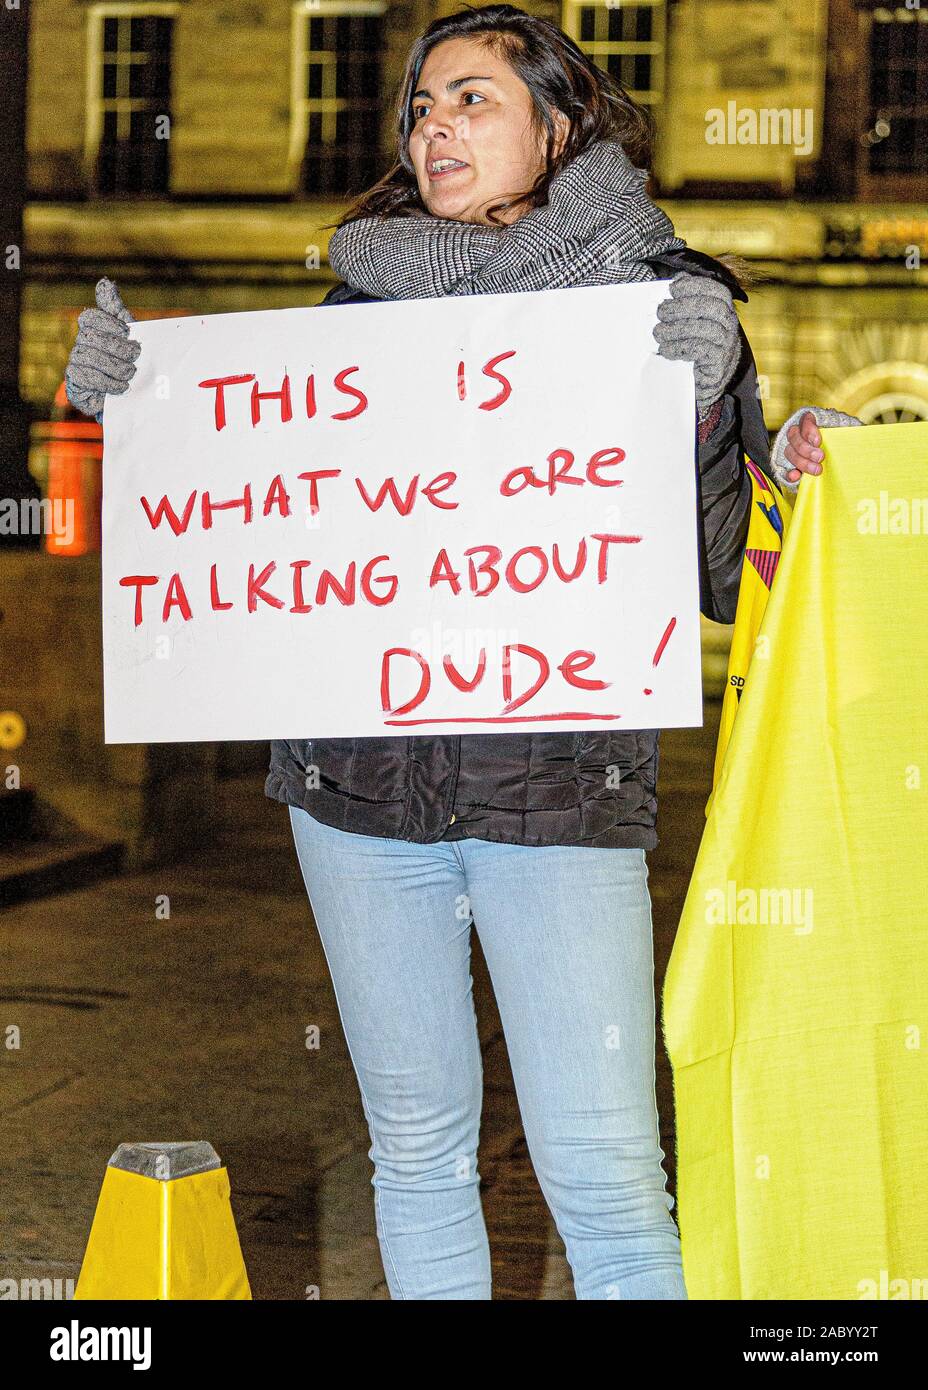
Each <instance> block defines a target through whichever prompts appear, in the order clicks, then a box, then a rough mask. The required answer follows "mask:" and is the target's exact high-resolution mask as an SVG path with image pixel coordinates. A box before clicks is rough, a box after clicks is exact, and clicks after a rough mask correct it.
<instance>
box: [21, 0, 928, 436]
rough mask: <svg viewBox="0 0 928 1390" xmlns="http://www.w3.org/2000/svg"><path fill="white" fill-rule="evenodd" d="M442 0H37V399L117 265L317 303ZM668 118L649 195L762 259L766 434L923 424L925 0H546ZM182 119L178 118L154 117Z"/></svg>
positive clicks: (706, 239) (756, 309)
mask: <svg viewBox="0 0 928 1390" xmlns="http://www.w3.org/2000/svg"><path fill="white" fill-rule="evenodd" d="M453 8H454V5H445V4H442V3H437V2H436V0H409V2H407V3H391V0H295V3H293V2H292V0H271V2H270V3H263V4H255V3H250V2H249V0H118V3H88V2H87V0H33V3H32V6H31V9H32V35H31V50H32V51H31V75H30V93H29V119H28V142H29V168H30V195H31V198H30V203H29V205H28V208H27V247H26V252H27V277H28V283H27V293H26V304H25V315H24V330H23V335H24V344H23V347H24V351H23V391H24V394H25V395H26V396H27V397H28V399H29V400H30V401H31V402H32V403H33V406H34V408H35V410H36V412H37V413H38V414H41V413H42V412H43V411H44V410H46V409H47V407H48V405H49V404H50V402H51V399H52V396H53V395H54V389H55V387H56V385H57V384H58V382H60V379H61V369H62V366H63V362H64V358H65V356H66V352H67V347H68V344H69V341H70V338H71V335H72V333H73V317H74V314H75V312H76V311H78V310H79V309H80V308H81V307H82V306H83V305H85V304H87V303H88V302H90V301H91V298H92V286H93V282H94V280H95V279H96V278H97V277H98V276H99V275H100V274H103V273H108V274H110V275H112V276H113V277H114V278H116V279H117V281H118V283H120V285H121V286H122V287H123V288H124V290H125V294H124V297H125V298H126V300H127V302H129V303H131V305H132V306H133V308H134V310H135V311H137V312H138V313H139V314H142V315H143V314H145V313H147V312H160V313H164V312H174V311H176V312H182V311H189V312H205V311H213V312H221V311H226V310H236V309H249V308H263V307H273V306H281V307H283V306H290V305H296V304H305V303H312V302H315V301H316V300H317V299H318V298H319V297H320V296H321V294H322V293H324V291H325V289H326V288H327V286H328V284H329V283H331V276H330V273H329V271H328V269H327V266H326V263H325V246H326V240H327V232H326V229H325V224H326V223H327V222H330V221H331V220H332V219H333V218H334V217H335V216H336V215H337V213H338V210H339V207H340V206H342V205H343V203H344V200H345V198H346V196H347V194H348V193H350V192H352V191H356V190H357V189H359V188H361V187H364V186H365V185H366V184H368V183H370V182H372V181H373V179H374V178H375V177H376V176H377V174H378V173H379V172H380V171H381V170H382V169H383V168H385V167H386V164H387V162H388V159H389V152H390V128H391V119H392V96H393V93H394V92H395V89H396V87H397V84H398V82H399V78H400V76H401V73H402V68H403V63H404V59H405V56H406V52H407V50H408V47H409V44H410V42H411V40H412V39H413V38H414V36H415V35H416V34H417V33H418V32H419V31H420V30H421V28H422V27H423V26H424V25H425V24H427V23H428V22H429V21H430V20H431V19H432V18H433V17H434V16H435V15H437V14H439V13H442V12H445V11H447V10H450V9H453ZM524 8H527V9H529V10H532V11H534V12H536V13H539V14H542V15H544V16H545V17H547V18H550V19H553V20H556V21H557V22H559V23H560V24H561V25H562V26H563V27H564V28H565V29H567V30H568V32H570V33H572V34H573V35H574V36H575V37H576V38H577V40H578V42H580V43H581V44H582V45H583V46H584V47H585V48H587V50H588V51H589V52H590V53H591V54H592V55H593V56H594V58H595V60H596V61H597V62H599V63H600V64H601V65H602V66H606V67H608V68H609V69H610V70H611V71H612V72H613V73H614V74H615V75H616V76H617V77H618V78H619V80H620V81H622V82H623V84H624V85H625V86H626V87H627V88H628V89H629V90H630V91H632V93H633V95H635V96H636V98H637V99H638V100H640V101H642V102H644V103H645V104H647V105H648V106H649V108H650V109H651V111H652V112H653V115H654V120H655V129H656V140H655V153H654V158H653V161H652V183H651V187H652V192H653V194H654V196H655V197H656V198H657V200H658V201H659V202H660V203H661V205H662V206H663V207H664V208H665V209H666V210H667V212H668V213H669V214H670V216H671V217H672V219H673V221H674V223H675V225H676V228H677V231H678V232H679V234H680V235H682V236H684V237H685V238H686V239H687V241H688V242H689V243H690V244H691V245H693V246H695V247H697V248H699V249H701V250H705V251H708V252H710V253H718V252H721V251H726V250H727V251H735V252H739V253H740V254H742V255H744V256H745V257H747V258H748V259H749V260H751V261H752V262H754V263H756V265H757V268H758V270H759V271H760V272H761V273H762V275H763V276H764V277H765V278H764V280H763V283H762V284H759V285H758V286H757V287H756V288H755V290H754V292H753V293H752V295H751V300H750V302H749V304H748V305H747V306H745V307H744V308H743V310H742V313H743V318H744V322H745V326H746V328H747V330H748V333H749V336H750V337H751V340H752V343H753V345H754V348H755V353H756V356H757V358H758V363H759V368H760V371H761V374H762V376H763V377H764V381H765V389H766V391H767V399H766V401H765V410H766V413H767V416H768V423H769V424H770V426H771V427H774V426H777V425H778V424H779V423H780V422H781V421H782V419H783V418H784V417H785V415H786V414H788V413H789V412H790V411H791V410H792V409H794V408H795V407H796V406H797V405H799V404H802V403H804V402H806V401H821V402H824V403H827V404H830V405H835V406H839V407H842V408H846V409H848V408H849V409H853V410H854V411H855V413H858V414H861V415H862V417H863V418H865V419H870V418H873V419H892V418H895V415H896V414H898V413H901V412H907V413H908V414H907V418H908V416H911V415H914V416H916V417H919V418H928V375H926V372H928V368H926V366H925V364H926V362H928V271H926V270H925V269H923V268H922V267H923V262H924V258H925V257H928V0H925V3H923V4H919V3H917V0H902V3H899V4H896V5H892V6H890V7H886V6H881V5H875V4H872V3H858V2H857V0H676V2H675V0H634V3H632V2H629V3H624V0H623V3H619V2H618V0H614V2H613V3H593V4H586V3H577V0H564V3H562V4H556V3H532V2H531V0H526V4H525V6H524ZM159 120H160V128H158V122H159Z"/></svg>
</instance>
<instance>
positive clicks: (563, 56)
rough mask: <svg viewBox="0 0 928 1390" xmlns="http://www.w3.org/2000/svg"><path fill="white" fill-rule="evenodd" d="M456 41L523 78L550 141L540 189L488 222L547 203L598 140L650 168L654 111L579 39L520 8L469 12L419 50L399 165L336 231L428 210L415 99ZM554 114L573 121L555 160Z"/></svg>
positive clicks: (492, 212)
mask: <svg viewBox="0 0 928 1390" xmlns="http://www.w3.org/2000/svg"><path fill="white" fill-rule="evenodd" d="M457 38H478V39H480V40H481V41H482V42H484V43H485V44H486V46H487V47H488V48H489V49H490V50H491V52H493V53H494V55H496V56H497V57H501V58H503V59H504V60H505V61H506V62H507V63H508V64H509V66H510V67H511V68H512V69H513V70H514V71H515V72H516V73H517V74H518V75H519V77H521V79H522V81H523V82H524V83H525V85H526V86H527V87H528V89H529V92H530V93H531V97H532V107H533V122H534V125H535V128H536V130H537V131H538V132H539V134H543V135H544V136H545V137H546V144H545V167H544V169H543V171H542V172H541V174H540V175H539V176H538V178H537V179H536V180H535V183H534V184H533V186H532V187H531V188H529V189H526V190H525V191H524V192H523V193H521V194H518V195H516V196H514V197H512V198H509V199H505V200H503V201H500V202H497V203H494V204H493V205H492V207H490V208H489V209H488V210H487V220H488V221H489V222H494V223H498V222H499V221H500V218H499V216H498V214H499V213H500V212H502V211H504V210H505V209H507V208H511V207H518V206H521V205H523V204H524V205H525V207H526V211H528V210H529V209H530V208H533V207H541V206H542V205H543V204H545V203H546V202H547V201H548V185H549V184H550V182H551V180H552V179H553V178H554V176H555V175H556V174H557V173H558V171H559V170H560V169H562V168H563V167H564V166H565V165H566V164H569V163H570V161H571V160H572V159H575V158H576V156H577V155H578V154H580V153H582V151H583V150H585V149H586V147H587V146H588V145H589V144H591V143H592V142H593V141H594V140H617V141H618V142H619V143H620V144H621V145H622V147H623V149H624V150H625V153H626V154H627V155H628V157H629V159H630V160H631V162H632V164H634V165H635V166H636V167H637V168H639V169H643V168H647V166H648V163H649V161H650V157H651V143H652V140H653V135H654V128H653V121H652V117H651V114H650V112H649V111H647V110H646V109H645V108H644V107H642V106H639V105H638V104H637V102H635V101H633V100H632V98H631V97H630V96H629V95H628V93H627V92H626V91H625V90H624V89H623V88H622V87H620V86H619V84H618V83H617V82H616V81H615V80H614V79H613V78H612V77H610V75H609V74H608V73H607V72H603V70H602V69H601V68H598V67H597V66H596V64H595V63H593V62H591V61H590V59H589V58H588V57H587V55H586V54H585V53H584V52H583V50H582V49H581V48H578V46H577V45H576V44H575V43H574V41H573V39H571V38H569V37H568V36H567V34H565V33H564V32H563V30H561V29H559V28H558V27H557V25H556V24H551V23H550V22H549V21H548V20H546V19H539V18H537V17H536V16H535V15H530V14H526V12H525V11H524V10H520V9H517V8H516V6H515V5H484V6H482V7H480V8H476V7H473V6H467V7H466V8H465V9H462V10H459V11H457V12H456V13H455V14H452V15H446V16H444V17H443V18H441V19H436V20H434V21H433V23H431V24H430V25H429V27H428V28H427V29H426V30H425V31H424V33H422V34H421V35H420V36H419V38H418V39H416V41H415V43H414V44H413V46H412V48H411V50H410V53H409V58H408V59H407V62H406V71H405V73H404V74H403V79H402V82H401V84H400V90H399V96H398V98H397V103H396V114H395V124H394V129H395V135H396V155H395V161H394V164H393V166H392V168H391V169H390V170H389V171H388V172H387V173H386V174H385V175H384V176H383V178H382V179H380V180H379V182H378V183H375V184H374V186H373V188H370V189H368V190H367V192H366V193H362V194H361V195H360V197H358V198H357V199H356V200H355V201H354V202H353V203H352V204H351V206H350V207H349V208H348V209H347V210H346V212H345V213H344V215H343V216H342V218H341V221H340V222H339V223H338V224H336V225H339V226H343V225H344V224H345V223H346V222H353V221H355V220H356V219H357V218H359V217H378V216H379V217H403V216H409V215H410V214H412V213H415V212H423V211H426V208H425V205H424V204H423V202H422V199H421V197H420V196H419V186H418V183H417V181H416V174H415V169H414V167H413V163H412V160H411V159H410V156H409V136H410V133H411V131H412V127H413V125H414V120H413V115H412V94H413V92H415V91H416V89H417V86H418V82H419V74H420V72H421V71H422V65H423V63H424V62H425V60H426V58H427V57H428V55H429V53H431V51H432V49H433V48H435V47H436V45H437V44H440V43H443V42H444V41H445V40H446V39H457ZM552 110H556V111H560V112H563V114H564V115H565V116H567V117H568V119H569V122H570V128H569V131H568V134H567V138H566V140H565V142H564V145H563V148H562V149H561V151H560V152H559V153H558V154H555V153H554V150H555V144H556V140H555V136H556V130H555V124H554V118H553V116H552Z"/></svg>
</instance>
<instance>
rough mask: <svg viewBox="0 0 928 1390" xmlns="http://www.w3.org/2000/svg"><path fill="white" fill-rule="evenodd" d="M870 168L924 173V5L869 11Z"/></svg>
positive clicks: (927, 30)
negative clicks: (920, 6) (913, 8)
mask: <svg viewBox="0 0 928 1390" xmlns="http://www.w3.org/2000/svg"><path fill="white" fill-rule="evenodd" d="M871 20H872V23H871V28H870V130H869V133H868V136H867V157H868V168H869V172H870V173H871V174H875V175H886V174H894V175H895V174H928V8H919V9H917V10H910V9H902V8H895V9H884V8H882V7H879V8H877V9H874V10H873V11H872V14H871Z"/></svg>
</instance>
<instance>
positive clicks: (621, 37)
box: [561, 0, 667, 106]
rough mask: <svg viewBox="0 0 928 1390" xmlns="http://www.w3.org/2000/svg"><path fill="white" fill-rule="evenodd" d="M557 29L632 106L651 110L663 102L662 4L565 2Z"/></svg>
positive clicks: (658, 0)
mask: <svg viewBox="0 0 928 1390" xmlns="http://www.w3.org/2000/svg"><path fill="white" fill-rule="evenodd" d="M561 24H562V27H563V29H564V32H565V33H566V34H569V35H570V37H571V38H572V39H573V40H574V41H575V42H576V43H577V44H578V45H579V46H580V48H582V49H583V51H584V53H587V54H589V56H590V57H591V58H592V59H593V62H594V63H595V64H596V66H597V67H600V68H602V69H603V70H604V71H605V72H608V73H609V75H610V76H611V77H614V78H615V80H616V81H617V82H618V83H619V84H620V85H621V86H622V87H624V88H625V90H626V91H627V92H628V94H629V96H631V97H632V98H633V99H634V100H635V101H637V102H639V103H641V105H644V106H655V105H657V104H658V103H659V102H660V101H662V100H663V96H664V68H665V61H666V27H667V6H666V0H638V2H637V3H629V4H625V3H623V4H618V3H614V4H609V3H606V0H594V3H593V4H583V3H580V0H565V2H564V6H563V14H562V18H561Z"/></svg>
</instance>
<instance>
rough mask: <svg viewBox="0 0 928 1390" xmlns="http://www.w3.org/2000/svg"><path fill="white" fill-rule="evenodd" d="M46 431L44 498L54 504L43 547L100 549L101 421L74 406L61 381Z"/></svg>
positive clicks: (77, 551)
mask: <svg viewBox="0 0 928 1390" xmlns="http://www.w3.org/2000/svg"><path fill="white" fill-rule="evenodd" d="M46 431H47V432H46ZM42 434H43V435H44V442H45V445H46V448H47V451H48V455H47V456H48V484H47V487H46V497H47V498H48V500H49V502H50V503H51V507H50V515H49V519H48V526H47V529H46V533H45V549H46V550H47V551H48V552H49V554H52V555H86V554H88V553H89V552H90V551H93V550H99V549H100V517H101V510H102V505H103V429H102V426H100V425H98V424H97V422H96V421H95V420H88V418H87V416H86V415H81V413H80V412H79V411H77V410H75V409H74V407H73V406H72V404H71V402H70V401H69V400H68V398H67V395H66V394H65V386H64V382H62V383H61V385H60V386H59V388H58V390H57V392H56V393H55V404H54V406H53V407H52V418H51V420H50V421H49V422H48V425H47V427H46V430H43V431H42Z"/></svg>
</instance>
